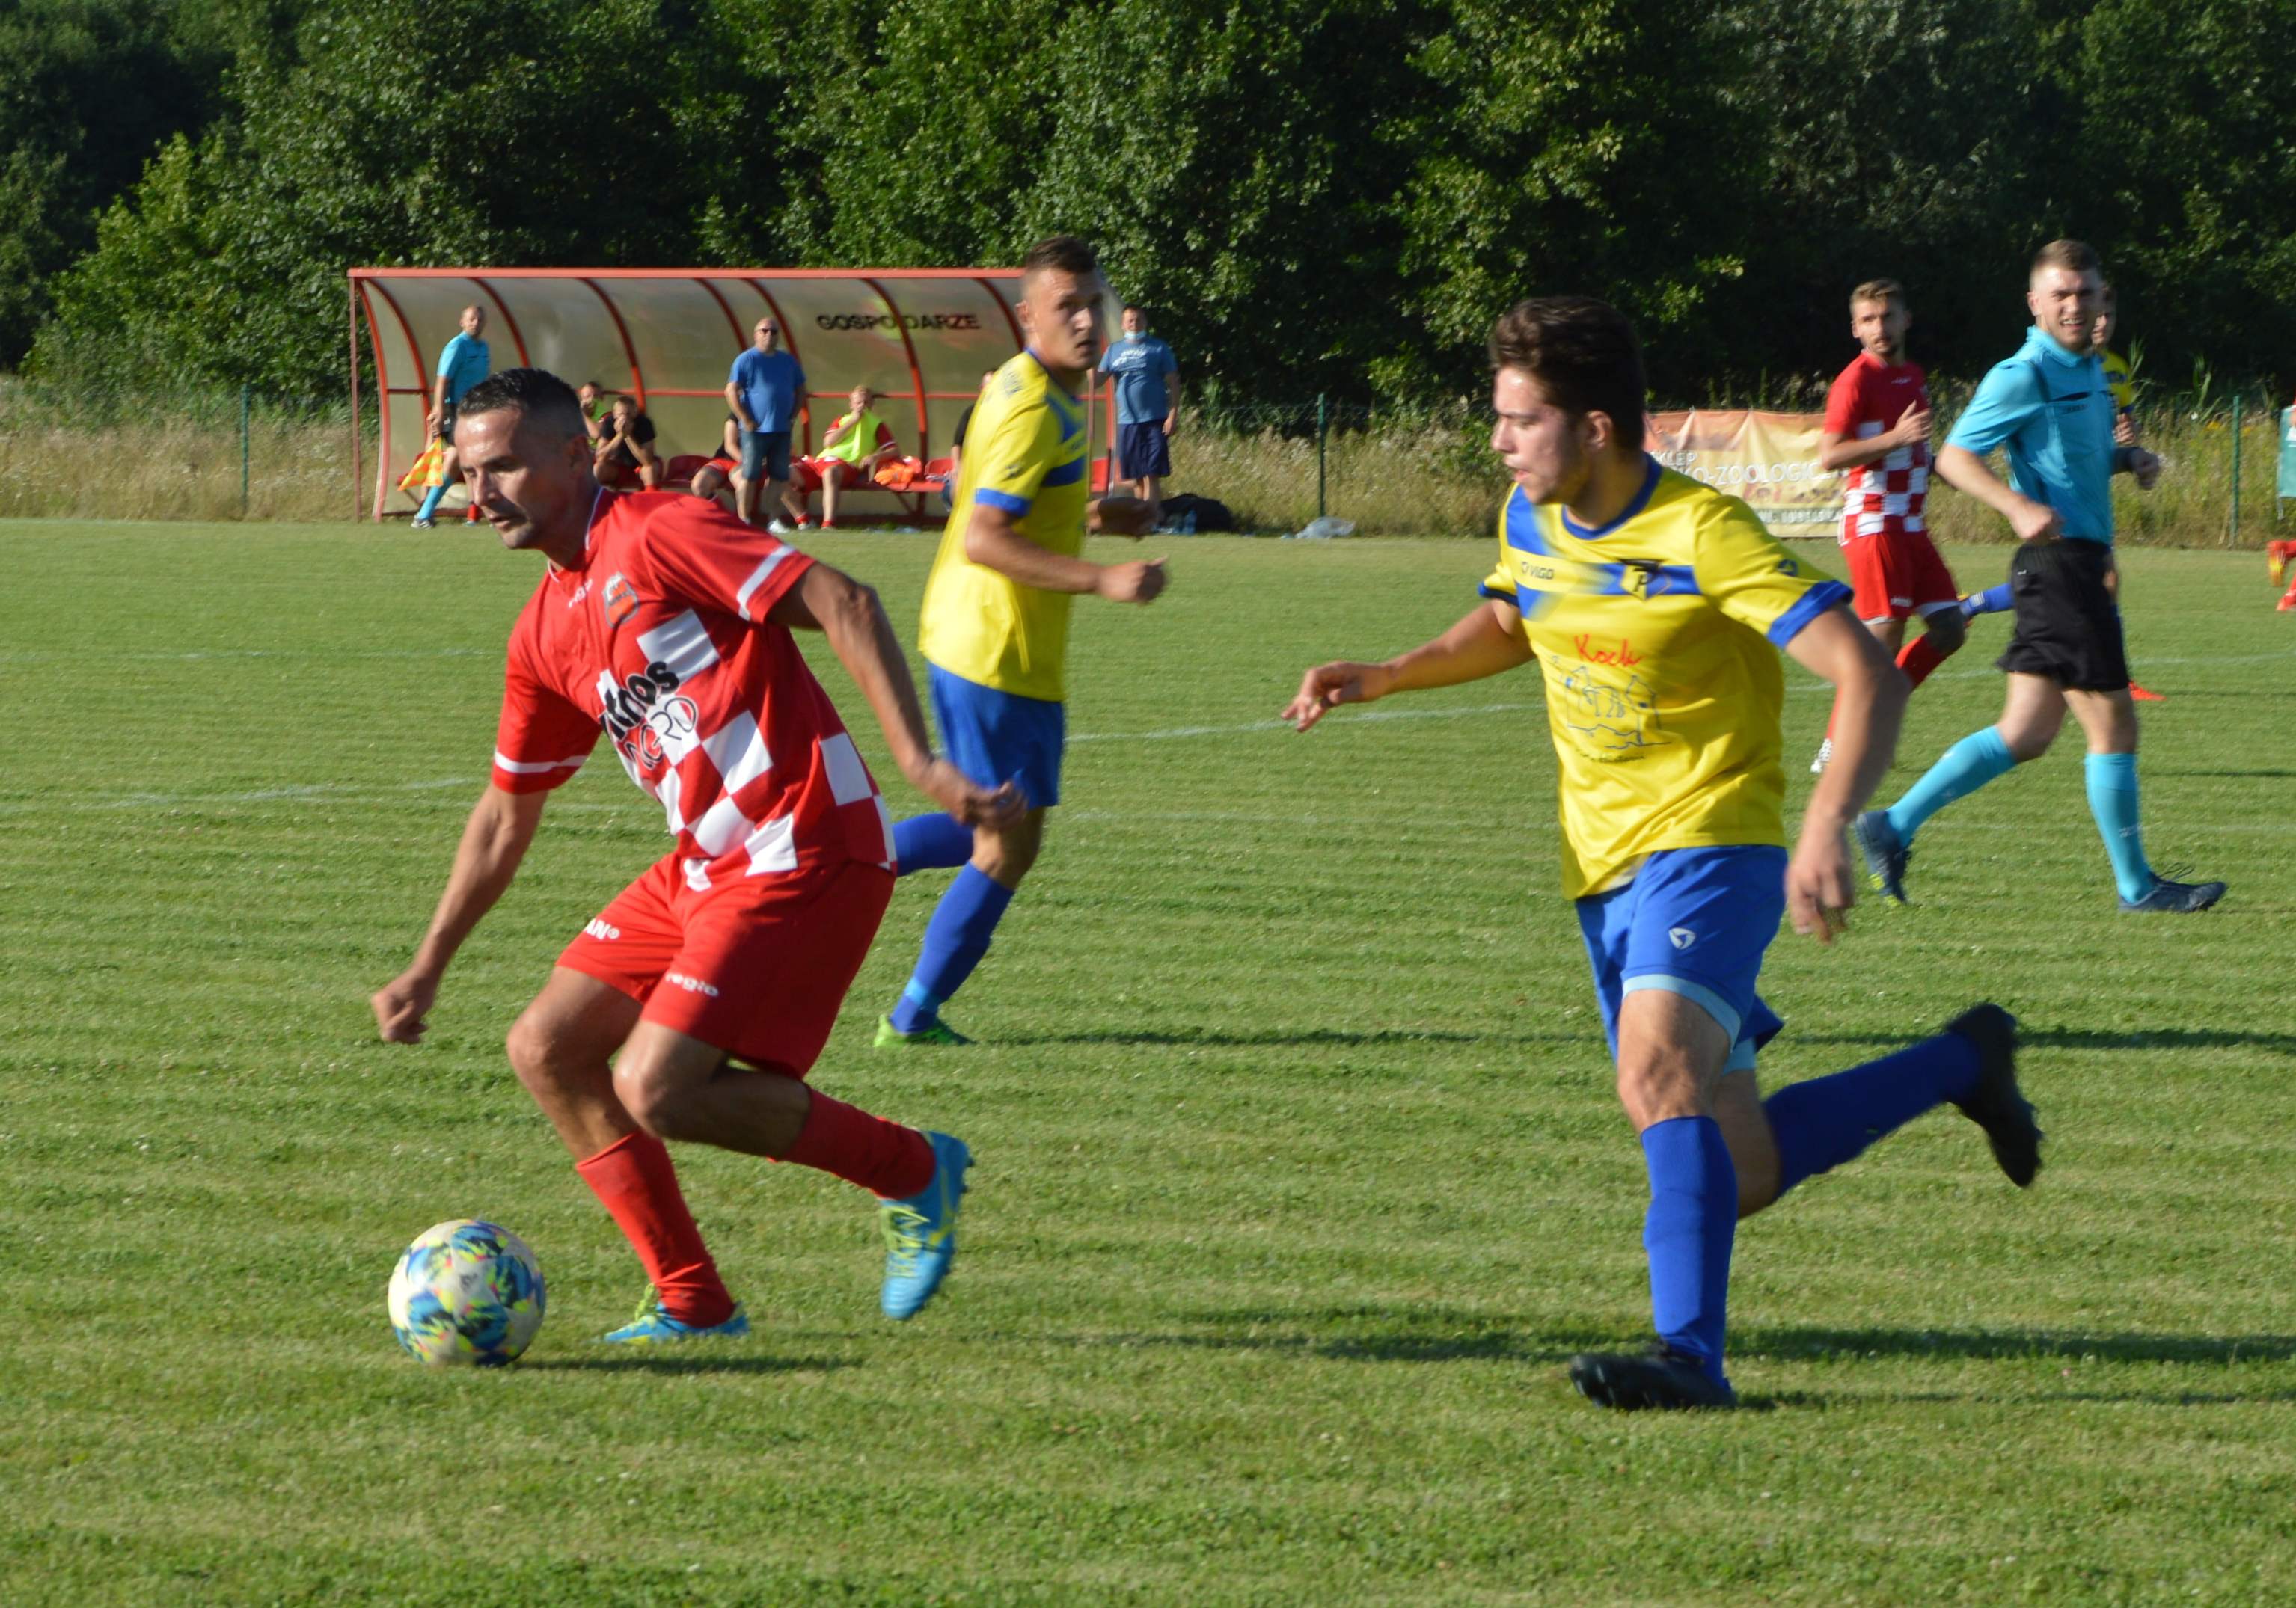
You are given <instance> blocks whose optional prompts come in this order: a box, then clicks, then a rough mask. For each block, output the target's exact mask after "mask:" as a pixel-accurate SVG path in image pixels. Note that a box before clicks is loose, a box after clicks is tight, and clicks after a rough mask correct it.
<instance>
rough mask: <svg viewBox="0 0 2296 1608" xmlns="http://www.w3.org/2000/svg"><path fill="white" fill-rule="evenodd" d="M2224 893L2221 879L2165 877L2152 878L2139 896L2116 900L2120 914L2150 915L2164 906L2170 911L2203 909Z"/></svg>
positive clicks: (2193, 912)
mask: <svg viewBox="0 0 2296 1608" xmlns="http://www.w3.org/2000/svg"><path fill="white" fill-rule="evenodd" d="M2224 896H2225V885H2224V884H2223V883H2221V882H2173V881H2171V880H2169V878H2168V877H2153V886H2151V887H2149V888H2147V889H2146V890H2145V891H2144V897H2143V898H2142V899H2124V900H2122V901H2121V902H2120V910H2121V913H2122V914H2123V915H2131V916H2133V915H2150V914H2152V913H2153V912H2154V911H2157V910H2166V911H2168V912H2169V913H2170V914H2171V915H2177V916H2191V915H2196V914H2198V913H2199V912H2200V911H2202V910H2207V909H2208V908H2209V907H2210V905H2212V904H2214V903H2216V902H2217V901H2218V900H2219V899H2221V898H2223V897H2224Z"/></svg>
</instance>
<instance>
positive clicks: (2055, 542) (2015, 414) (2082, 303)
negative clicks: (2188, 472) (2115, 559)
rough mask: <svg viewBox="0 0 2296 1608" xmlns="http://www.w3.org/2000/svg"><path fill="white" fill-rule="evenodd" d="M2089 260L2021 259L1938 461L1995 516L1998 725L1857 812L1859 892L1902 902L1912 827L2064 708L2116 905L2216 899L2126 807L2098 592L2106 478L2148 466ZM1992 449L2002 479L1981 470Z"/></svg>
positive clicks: (2107, 552)
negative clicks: (2009, 304)
mask: <svg viewBox="0 0 2296 1608" xmlns="http://www.w3.org/2000/svg"><path fill="white" fill-rule="evenodd" d="M2104 297H2105V286H2104V272H2103V265H2102V264H2101V263H2100V262H2099V260H2098V258H2097V255H2096V252H2095V250H2094V249H2091V248H2090V247H2088V246H2087V245H2084V244H2083V243H2082V242H2080V241H2072V240H2061V241H2051V242H2050V243H2049V244H2047V245H2046V246H2044V247H2042V248H2041V249H2040V251H2039V252H2038V254H2037V255H2036V256H2035V257H2034V258H2033V267H2032V273H2031V275H2030V280H2029V282H2028V285H2027V290H2026V295H2025V300H2026V305H2027V306H2030V308H2031V309H2032V313H2033V327H2032V328H2031V329H2030V330H2028V331H2026V332H2025V344H2024V345H2023V346H2022V347H2020V348H2019V349H2018V352H2017V354H2016V355H2014V356H2013V357H2011V358H2009V359H2008V360H2007V361H2006V362H2005V363H1997V364H1995V365H1994V367H1993V370H1992V371H1991V372H1989V373H1988V374H1987V375H1986V377H1985V379H1984V380H1983V381H1982V382H1981V383H1980V385H1979V386H1978V388H1977V395H1976V396H1974V397H1973V398H1972V399H1971V402H1970V404H1969V410H1968V412H1964V414H1963V415H1962V416H1961V418H1960V420H1958V421H1957V422H1956V424H1955V425H1954V428H1953V434H1952V435H1951V436H1950V437H1948V439H1947V442H1946V445H1945V450H1944V452H1942V453H1939V455H1938V463H1937V471H1938V474H1939V477H1940V478H1943V479H1944V480H1945V482H1946V483H1947V484H1948V485H1949V486H1952V487H1954V489H1956V491H1959V492H1962V493H1963V494H1965V495H1968V496H1971V497H1974V498H1975V499H1977V501H1979V502H1982V503H1984V504H1985V505H1986V506H1987V507H1989V508H1990V509H1992V510H1994V511H1995V512H1997V513H1998V514H2000V515H2001V516H2002V517H2003V518H2005V519H2007V520H2008V521H2009V528H2010V529H2011V530H2012V531H2013V532H2015V533H2016V535H2017V539H2018V548H2017V554H2016V557H2015V558H2014V559H2013V560H2012V561H2011V563H2010V567H2009V587H2010V600H2011V606H2012V607H2013V608H2014V609H2015V610H2016V622H2017V623H2016V627H2015V629H2014V630H2013V632H2012V633H2011V635H2010V638H2009V648H2008V651H2007V652H2005V653H2004V654H2003V655H2002V656H2001V657H2000V660H1999V664H2000V666H2001V668H2002V669H2004V670H2005V671H2007V672H2008V673H2009V689H2008V697H2007V698H2006V700H2005V703H2004V705H2003V706H2002V711H2001V719H2000V720H1999V722H1997V723H1996V724H1994V725H1990V726H1988V727H1987V728H1986V729H1985V730H1984V731H1975V732H1972V733H1971V734H1970V735H1969V736H1967V737H1964V738H1963V739H1961V741H1959V742H1957V743H1956V744H1955V745H1954V746H1953V747H1950V748H1948V749H1947V750H1946V751H1945V754H1944V755H1943V756H1942V757H1940V758H1939V760H1938V762H1937V763H1935V764H1934V765H1931V767H1930V769H1929V771H1928V773H1927V774H1925V775H1924V776H1923V778H1922V779H1921V780H1919V781H1917V782H1915V784H1914V786H1913V787H1912V788H1911V789H1910V790H1908V791H1907V794H1906V796H1904V797H1902V798H1900V799H1899V800H1898V802H1897V803H1896V804H1891V805H1890V807H1889V808H1888V809H1886V810H1868V811H1867V812H1866V813H1864V814H1863V815H1860V816H1859V817H1858V818H1857V827H1856V830H1855V835H1856V837H1857V846H1858V849H1859V851H1860V853H1863V854H1864V856H1865V859H1866V869H1867V870H1868V871H1869V872H1870V873H1871V875H1872V878H1873V882H1874V886H1875V887H1877V888H1879V889H1881V891H1882V893H1883V894H1887V895H1888V896H1889V897H1890V898H1892V899H1895V900H1897V901H1898V902H1900V903H1902V902H1904V901H1905V897H1906V886H1905V877H1906V867H1907V861H1909V859H1910V858H1911V854H1912V849H1913V842H1914V834H1915V832H1916V831H1918V830H1919V829H1920V828H1921V826H1922V823H1923V821H1925V820H1928V819H1929V818H1930V817H1931V816H1932V815H1934V814H1936V813H1937V812H1939V810H1941V809H1943V808H1944V807H1945V806H1946V805H1947V804H1951V803H1952V802H1953V801H1954V800H1955V799H1956V798H1962V797H1965V796H1967V795H1969V794H1971V793H1974V792H1975V791H1976V790H1977V789H1978V788H1981V787H1983V786H1984V785H1985V784H1986V783H1987V782H1989V781H1991V780H1993V779H1994V778H1995V777H1997V776H2001V775H2004V774H2005V773H2007V772H2008V771H2010V770H2011V769H2012V768H2013V767H2014V766H2016V765H2020V764H2022V763H2024V762H2025V761H2027V760H2029V759H2038V758H2039V757H2040V756H2041V755H2043V754H2046V753H2047V752H2048V748H2049V744H2050V743H2051V742H2053V741H2054V740H2055V738H2056V735H2057V731H2058V729H2059V728H2060V727H2061V726H2062V725H2063V723H2064V718H2065V711H2066V710H2067V709H2071V711H2072V713H2073V717H2074V718H2075V719H2076V720H2078V721H2079V722H2080V724H2081V730H2082V731H2083V732H2084V733H2085V734H2086V735H2087V739H2088V757H2087V761H2086V763H2085V764H2084V767H2083V769H2084V771H2085V772H2086V774H2087V785H2088V806H2089V812H2090V814H2091V815H2092V816H2094V817H2095V820H2096V828H2097V831H2098V833H2099V835H2101V836H2102V837H2103V839H2104V850H2105V853H2106V855H2107V856H2108V857H2109V858H2110V859H2111V861H2112V877H2113V882H2114V883H2115V885H2116V886H2118V888H2119V889H2120V908H2121V909H2122V910H2130V911H2136V910H2143V911H2156V910H2157V911H2170V912H2175V913H2178V914H2185V913H2190V912H2192V911H2194V910H2206V909H2208V908H2209V907H2210V905H2212V904H2214V903H2215V902H2217V901H2218V900H2219V899H2221V898H2223V897H2224V894H2225V885H2224V884H2223V883H2221V882H2198V883H2192V882H2172V881H2170V880H2169V878H2167V877H2162V876H2160V875H2159V874H2157V873H2156V872H2155V871H2154V870H2153V867H2152V865H2151V863H2150V862H2149V861H2147V860H2146V859H2145V857H2144V837H2143V833H2142V831H2141V830H2140V828H2139V825H2138V820H2137V809H2136V705H2135V704H2134V703H2132V702H2131V701H2130V698H2129V691H2128V686H2129V683H2128V654H2127V651H2126V649H2125V648H2124V646H2123V644H2122V641H2121V634H2120V610H2119V609H2118V608H2116V607H2115V606H2114V604H2113V598H2112V579H2111V577H2112V477H2113V476H2114V475H2116V474H2118V473H2120V472H2122V471H2124V470H2125V471H2127V472H2128V473H2130V474H2133V475H2135V476H2136V484H2137V485H2138V486H2141V487H2144V488H2147V489H2149V488H2150V487H2151V486H2152V485H2153V481H2154V479H2156V478H2158V477H2159V475H2160V473H2161V460H2160V459H2158V458H2156V457H2155V456H2153V454H2152V453H2149V452H2146V451H2145V450H2144V448H2143V447H2141V446H2122V445H2117V444H2116V443H2115V442H2114V440H2113V424H2114V420H2115V417H2116V413H2117V410H2116V407H2115V405H2114V402H2113V396H2112V388H2111V386H2110V385H2109V384H2108V383H2107V381H2106V379H2105V373H2104V368H2103V363H2101V362H2100V361H2099V359H2098V357H2097V355H2096V347H2095V331H2096V327H2097V314H2098V310H2099V309H2100V308H2101V307H2102V306H2103V303H2104ZM1996 447H2005V448H2006V449H2007V453H2008V459H2009V478H2008V479H2007V481H2003V480H2002V479H2001V478H1999V477H1997V476H1996V475H1995V474H1994V473H1993V471H1992V470H1991V469H1988V468H1987V467H1986V464H1985V459H1986V454H1988V453H1991V452H1992V451H1993V450H1994V449H1995V448H1996Z"/></svg>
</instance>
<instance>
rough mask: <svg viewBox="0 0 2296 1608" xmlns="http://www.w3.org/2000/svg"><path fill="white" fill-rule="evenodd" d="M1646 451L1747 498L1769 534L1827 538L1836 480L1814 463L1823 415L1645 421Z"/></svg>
mask: <svg viewBox="0 0 2296 1608" xmlns="http://www.w3.org/2000/svg"><path fill="white" fill-rule="evenodd" d="M1649 427H1650V450H1651V452H1652V454H1653V455H1654V456H1655V457H1656V458H1657V459H1658V461H1660V462H1661V463H1663V464H1665V465H1666V466H1667V468H1669V469H1676V470H1678V471H1680V472H1681V473H1683V474H1685V475H1688V476H1689V477H1690V478H1692V479H1693V480H1698V481H1702V482H1703V483H1705V484H1706V485H1708V486H1712V487H1714V488H1715V489H1716V490H1717V491H1725V492H1727V493H1729V494H1731V495H1732V496H1734V497H1743V499H1745V502H1746V504H1747V506H1748V507H1750V508H1751V509H1752V510H1754V513H1755V515H1756V517H1758V518H1759V519H1760V520H1761V522H1762V523H1763V525H1765V526H1767V527H1768V529H1769V532H1770V534H1771V535H1774V536H1832V535H1836V534H1837V533H1838V532H1839V530H1840V529H1841V498H1842V490H1841V475H1839V474H1838V473H1835V472H1833V471H1831V470H1828V469H1820V468H1818V466H1817V445H1818V437H1819V436H1820V435H1821V434H1822V433H1823V432H1824V430H1825V414H1823V413H1759V412H1753V411H1751V409H1746V408H1693V409H1691V410H1690V411H1688V412H1678V413H1653V414H1652V415H1651V416H1650V420H1649Z"/></svg>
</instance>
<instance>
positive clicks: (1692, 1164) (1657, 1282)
mask: <svg viewBox="0 0 2296 1608" xmlns="http://www.w3.org/2000/svg"><path fill="white" fill-rule="evenodd" d="M1643 1160H1644V1163H1646V1164H1647V1165H1648V1166H1649V1168H1650V1180H1651V1198H1650V1212H1649V1213H1648V1214H1647V1215H1646V1216H1645V1217H1644V1219H1643V1249H1644V1251H1645V1252H1647V1253H1649V1255H1650V1281H1651V1317H1652V1319H1653V1320H1654V1321H1655V1322H1656V1323H1657V1325H1658V1335H1659V1338H1660V1339H1661V1340H1663V1341H1664V1342H1666V1343H1667V1344H1668V1345H1669V1346H1670V1347H1672V1348H1673V1349H1674V1350H1675V1351H1683V1352H1686V1353H1688V1354H1689V1355H1691V1356H1693V1357H1696V1358H1697V1359H1699V1361H1700V1362H1702V1363H1703V1364H1704V1365H1705V1368H1706V1372H1707V1374H1708V1375H1709V1376H1710V1377H1711V1378H1712V1379H1713V1380H1714V1381H1715V1383H1716V1384H1720V1383H1722V1331H1723V1328H1724V1325H1725V1316H1724V1314H1725V1310H1726V1307H1727V1305H1728V1303H1729V1297H1730V1241H1731V1237H1733V1236H1734V1234H1735V1233H1736V1232H1737V1228H1738V1170H1737V1168H1735V1167H1734V1166H1733V1165H1732V1164H1731V1162H1730V1147H1728V1146H1727V1145H1726V1144H1724V1143H1723V1142H1722V1128H1721V1125H1720V1124H1719V1123H1718V1122H1715V1120H1714V1119H1713V1118H1712V1117H1710V1116H1678V1117H1670V1118H1669V1119H1668V1120H1667V1121H1665V1122H1652V1124H1651V1125H1650V1126H1649V1127H1647V1128H1645V1129H1644V1130H1643Z"/></svg>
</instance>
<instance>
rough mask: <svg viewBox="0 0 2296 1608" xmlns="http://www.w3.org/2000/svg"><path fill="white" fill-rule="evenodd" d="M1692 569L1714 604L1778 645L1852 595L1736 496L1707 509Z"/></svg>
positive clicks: (1785, 642)
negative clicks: (1772, 531) (1810, 563)
mask: <svg viewBox="0 0 2296 1608" xmlns="http://www.w3.org/2000/svg"><path fill="white" fill-rule="evenodd" d="M1692 568H1693V572H1694V575H1695V576H1696V579H1697V583H1698V590H1699V592H1701V593H1702V594H1703V595H1704V596H1705V598H1706V599H1707V600H1708V601H1709V602H1710V603H1712V604H1713V605H1714V607H1715V608H1718V609H1720V610H1721V611H1722V613H1723V614H1725V615H1726V616H1729V617H1730V618H1731V619H1733V620H1735V621H1736V622H1737V623H1738V624H1741V625H1745V626H1750V627H1751V628H1752V629H1753V630H1756V631H1759V632H1760V633H1762V634H1763V635H1764V636H1765V637H1767V638H1768V639H1769V641H1770V645H1771V646H1772V647H1775V648H1781V649H1782V648H1784V646H1785V645H1786V644H1787V643H1788V642H1791V641H1793V640H1794V638H1795V637H1797V636H1799V635H1800V633H1801V630H1802V627H1803V626H1805V625H1807V624H1809V623H1810V622H1811V621H1812V620H1814V619H1816V617H1817V616H1819V615H1821V614H1824V613H1825V611H1826V610H1827V609H1829V608H1833V607H1834V606H1835V605H1836V604H1845V605H1846V604H1847V603H1849V600H1850V597H1851V593H1850V591H1849V588H1848V587H1847V586H1844V585H1843V584H1841V582H1839V581H1836V580H1834V579H1833V578H1832V577H1830V576H1828V575H1822V574H1820V573H1819V572H1818V571H1816V570H1815V569H1813V568H1811V567H1809V566H1808V565H1807V564H1805V563H1803V562H1802V561H1801V560H1800V559H1797V558H1795V557H1794V556H1793V554H1792V553H1790V552H1788V551H1786V549H1785V543H1783V542H1780V541H1779V540H1778V539H1777V538H1776V537H1775V536H1774V535H1770V533H1769V532H1768V531H1767V530H1766V529H1764V528H1763V526H1762V522H1761V521H1760V520H1759V519H1758V518H1755V517H1754V511H1753V510H1751V509H1750V508H1748V507H1747V506H1746V505H1745V504H1744V503H1743V502H1739V501H1737V500H1736V499H1735V498H1718V499H1716V500H1715V502H1713V504H1712V505H1711V506H1710V509H1709V510H1706V517H1705V518H1703V519H1702V521H1701V522H1700V529H1699V532H1698V545H1697V549H1696V556H1695V558H1694V559H1693V564H1692Z"/></svg>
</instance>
